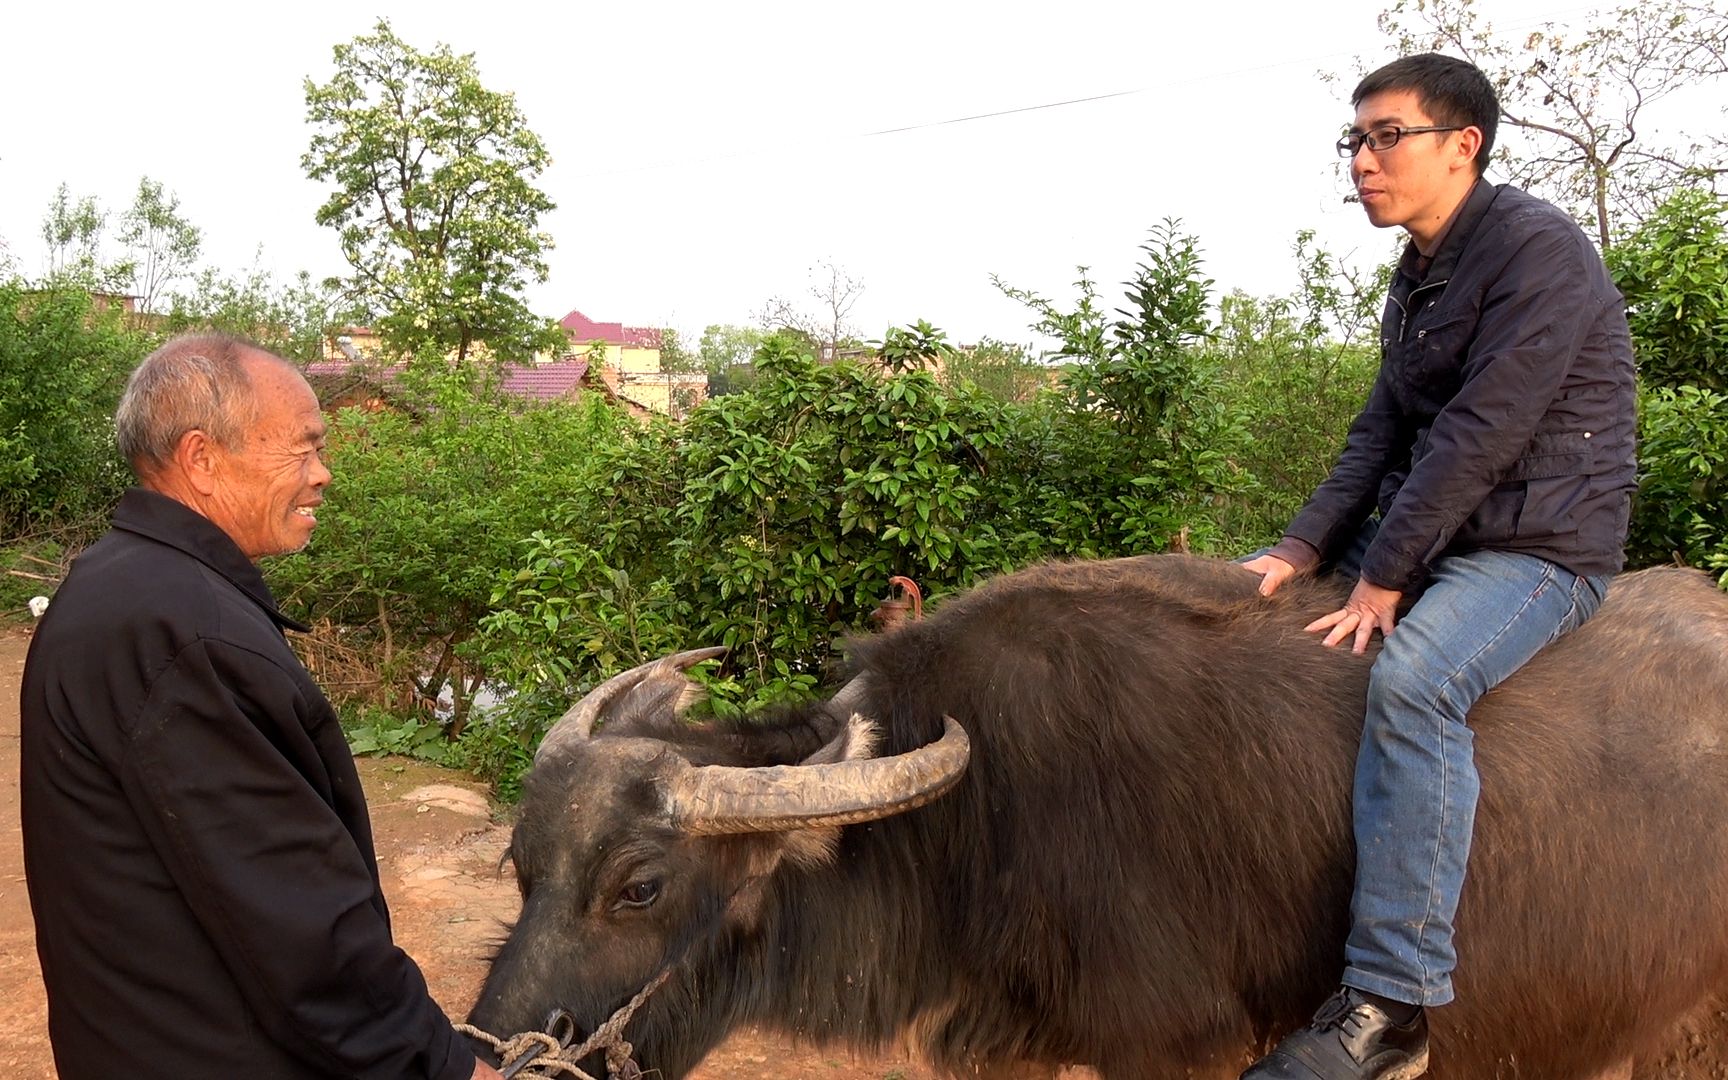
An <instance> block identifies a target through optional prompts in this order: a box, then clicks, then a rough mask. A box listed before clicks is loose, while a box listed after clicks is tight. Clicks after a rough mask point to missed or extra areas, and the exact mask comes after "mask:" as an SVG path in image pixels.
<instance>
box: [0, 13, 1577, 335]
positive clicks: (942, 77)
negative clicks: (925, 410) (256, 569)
mask: <svg viewBox="0 0 1728 1080" xmlns="http://www.w3.org/2000/svg"><path fill="white" fill-rule="evenodd" d="M1384 6H1385V3H1384V2H1383V0H1331V2H1327V3H1323V4H1311V3H1290V2H1288V0H1282V2H1278V0H1230V2H1229V3H1183V4H1179V5H1177V4H1170V5H1166V4H1154V3H1144V2H1140V3H1128V2H1116V3H1101V2H1094V0H1066V2H1064V3H1060V4H1058V3H1055V2H1045V3H1040V4H1025V3H1015V2H1001V0H997V2H992V3H948V2H943V0H922V2H901V0H876V2H872V3H853V4H844V5H842V4H831V3H816V2H809V0H805V2H801V3H760V2H752V0H733V2H729V3H712V2H708V3H688V4H684V3H649V2H637V3H616V4H596V3H591V2H590V3H574V4H560V5H540V4H534V5H529V4H522V3H516V2H513V0H489V2H483V3H475V2H472V0H470V2H466V3H447V2H417V3H404V2H399V0H374V2H373V3H372V4H369V5H368V4H355V3H350V2H341V3H332V2H326V0H307V2H302V3H299V4H294V5H243V4H233V3H222V4H209V5H202V4H185V3H162V4H154V5H139V4H135V3H134V4H125V5H119V4H110V3H105V2H93V3H82V4H50V3H30V4H21V5H16V6H14V8H13V9H12V10H11V11H9V13H8V15H7V19H6V23H7V26H6V32H5V37H4V40H0V100H4V101H5V102H6V103H7V107H6V109H5V120H4V125H5V126H4V130H0V238H4V239H5V240H6V241H7V242H8V244H9V246H10V249H11V254H12V257H13V260H14V262H15V263H16V265H17V267H18V269H20V270H22V271H23V272H25V273H30V274H33V273H37V272H39V271H40V270H41V269H42V264H43V261H44V252H43V247H42V242H41V238H40V224H41V219H42V216H43V213H44V211H45V209H46V208H47V205H48V202H49V200H50V198H51V197H52V196H53V193H54V190H55V188H56V187H57V185H59V184H60V183H61V182H62V181H64V182H66V183H68V184H69V185H70V186H71V189H72V191H73V193H74V194H75V195H83V194H90V195H95V196H97V197H98V198H99V199H100V200H101V202H102V203H103V205H104V206H105V207H106V208H107V209H108V210H109V211H110V214H111V216H112V217H115V218H117V217H118V215H119V213H120V212H121V211H122V210H124V208H125V207H126V206H127V205H128V204H129V202H130V200H131V196H132V192H133V191H134V189H135V187H136V185H137V181H138V178H139V177H140V176H141V175H148V176H150V177H152V178H154V179H157V180H160V181H162V182H163V183H164V184H166V185H167V186H168V187H169V188H170V189H171V190H173V191H174V192H176V193H177V194H178V195H179V196H180V199H181V202H182V211H183V212H184V213H185V214H186V215H187V216H188V217H189V218H190V219H191V220H192V221H193V222H194V223H195V224H197V225H198V226H200V227H201V228H202V229H203V230H204V235H205V261H206V262H207V263H213V264H215V265H218V266H221V267H223V268H225V269H229V270H238V269H242V268H245V267H248V266H250V265H251V264H252V262H253V258H254V252H255V251H256V250H257V249H258V247H259V245H262V250H263V254H262V262H263V265H264V266H265V267H266V268H267V269H270V270H273V271H275V272H276V273H277V274H278V276H279V277H282V278H285V277H287V276H290V275H291V274H292V273H293V272H295V271H298V270H301V269H306V270H310V271H312V272H313V273H314V274H315V275H318V276H324V275H328V274H340V273H343V272H344V270H345V269H346V267H345V264H344V263H343V262H342V259H341V256H340V253H339V251H338V249H337V245H336V238H335V234H334V232H333V231H332V230H329V229H325V228H320V227H319V226H317V225H316V224H314V223H313V220H312V214H313V211H314V209H315V207H316V206H317V205H318V203H319V202H320V201H321V197H322V196H321V191H320V188H319V187H318V185H315V184H314V183H312V182H311V181H309V180H307V179H306V178H305V176H304V175H303V173H302V172H301V169H300V155H301V154H302V152H303V151H304V150H305V147H306V142H307V136H308V131H307V128H306V126H305V119H304V117H305V105H304V98H303V88H302V80H303V79H304V78H306V77H307V76H311V77H312V78H314V79H316V80H319V81H324V80H326V79H327V78H328V77H329V74H330V70H331V47H332V46H333V45H335V44H336V43H338V42H341V41H346V40H349V39H351V38H352V37H354V36H355V35H356V34H359V33H362V32H365V31H367V30H368V29H369V28H370V27H371V25H372V23H373V22H374V21H375V19H376V18H377V17H378V16H379V15H383V16H386V17H388V18H389V19H390V20H391V21H392V24H393V26H394V28H395V30H396V32H397V33H398V34H399V35H400V36H401V37H403V38H404V39H405V40H407V41H409V42H410V43H412V44H413V45H415V46H416V47H418V48H421V49H424V50H430V49H432V48H433V47H434V46H435V45H436V43H438V42H446V43H448V44H450V45H451V46H452V47H453V48H455V49H456V50H457V51H459V52H472V53H474V54H476V59H477V61H478V64H479V67H480V71H481V76H482V78H483V80H484V81H485V83H486V84H487V85H488V86H489V87H491V88H493V89H498V90H509V91H512V92H514V93H515V94H516V95H517V98H518V100H519V102H520V104H521V106H522V108H523V110H524V111H525V113H526V115H527V118H528V122H529V124H530V126H531V127H532V128H533V129H534V130H535V131H536V132H538V133H539V134H540V136H541V137H542V138H543V139H544V140H545V142H546V143H547V145H548V146H549V147H550V149H551V151H552V155H553V166H552V168H551V169H550V171H549V172H548V173H547V174H546V175H545V176H543V177H542V178H541V185H542V186H543V188H544V189H545V190H546V191H547V192H548V193H549V194H550V195H551V197H552V198H553V199H554V201H556V202H557V203H558V209H557V210H556V211H555V212H554V213H553V214H552V215H550V216H549V217H548V218H547V219H544V221H543V226H544V227H545V229H546V230H547V231H548V232H550V233H551V234H552V236H553V237H554V238H555V240H556V242H557V247H556V249H555V250H554V251H553V252H552V253H551V256H550V264H551V270H552V273H551V278H550V280H549V281H548V282H547V283H546V284H544V285H536V286H534V287H533V288H532V290H531V292H530V300H531V302H532V303H533V305H534V306H535V308H536V310H537V311H539V312H540V313H541V314H545V315H548V316H551V317H554V318H557V317H561V316H562V315H564V313H565V312H567V311H569V310H570V309H572V308H580V309H581V310H582V311H583V312H585V313H586V314H588V315H589V316H590V317H592V318H596V319H603V320H612V321H616V320H622V321H624V322H626V323H630V324H635V325H663V326H674V327H677V328H679V329H680V330H681V331H683V332H686V333H688V334H697V333H700V331H701V329H702V327H703V326H704V325H706V324H708V323H715V322H733V323H748V322H750V321H751V317H752V314H753V313H754V312H756V311H757V310H759V309H760V308H761V307H762V305H763V303H764V301H766V300H767V299H768V298H769V297H770V296H773V295H777V294H778V295H783V296H786V297H788V298H790V299H793V300H795V301H798V302H801V303H809V304H810V306H812V307H814V303H813V302H811V301H809V298H808V296H807V290H808V287H809V277H810V270H811V268H812V267H813V266H816V265H818V264H820V263H823V262H830V261H831V262H832V263H834V264H835V265H837V266H840V267H841V268H843V269H844V270H846V271H847V272H848V273H849V274H851V275H852V276H853V277H855V278H858V279H860V280H862V281H863V283H864V285H865V292H864V293H863V295H862V297H861V299H860V301H859V303H858V305H857V307H856V309H855V310H854V311H853V318H852V321H853V322H854V323H855V324H856V326H857V328H858V329H859V330H860V331H862V332H863V334H864V335H865V336H867V337H879V336H880V335H881V333H882V331H883V329H884V328H885V327H887V326H888V325H890V324H901V323H906V322H910V321H912V320H913V319H917V318H926V319H929V320H931V321H932V322H934V323H935V324H937V325H938V326H940V327H942V328H944V329H946V330H947V331H948V333H949V337H950V339H951V340H955V341H971V340H974V339H976V338H977V337H978V336H980V335H984V334H988V335H991V336H994V337H998V338H1005V339H1008V340H1020V341H1025V340H1029V339H1030V337H1031V335H1030V334H1029V333H1028V332H1027V331H1026V323H1027V321H1028V320H1027V316H1026V313H1025V311H1024V310H1023V309H1022V308H1021V307H1020V306H1019V305H1017V304H1015V303H1014V302H1012V301H1010V300H1007V299H1006V298H1004V297H1002V296H1001V295H1000V294H999V293H998V292H997V291H996V290H995V289H994V288H993V287H992V286H991V284H990V275H991V274H992V273H995V274H998V275H1000V276H1001V277H1003V278H1004V279H1006V280H1007V281H1009V282H1011V283H1013V284H1016V285H1020V286H1023V287H1029V288H1033V289H1035V290H1038V291H1040V292H1043V293H1045V294H1046V295H1051V296H1055V297H1059V298H1062V299H1067V298H1069V297H1071V296H1072V291H1071V289H1070V288H1069V283H1070V282H1071V281H1072V280H1073V278H1074V273H1073V268H1074V267H1075V265H1077V264H1084V265H1088V266H1091V267H1092V268H1093V273H1094V276H1095V278H1096V279H1097V280H1099V281H1100V282H1101V283H1103V285H1104V286H1105V289H1104V292H1105V297H1106V299H1108V300H1111V301H1115V300H1117V299H1118V298H1119V297H1120V290H1119V289H1118V288H1117V287H1116V285H1115V283H1116V282H1119V281H1121V280H1122V279H1123V278H1124V277H1125V276H1126V275H1127V273H1128V272H1129V270H1130V269H1131V267H1132V264H1133V262H1134V258H1135V254H1136V252H1135V247H1136V245H1137V244H1138V243H1139V242H1140V241H1141V239H1142V238H1143V237H1144V235H1145V230H1146V228H1147V227H1148V226H1149V225H1151V224H1152V223H1154V222H1156V221H1158V220H1160V219H1162V218H1164V217H1166V216H1175V217H1180V218H1181V219H1183V221H1184V223H1185V225H1186V227H1187V229H1188V230H1189V231H1191V232H1193V233H1196V234H1197V235H1198V236H1199V237H1200V240H1201V243H1202V245H1203V247H1204V249H1205V252H1206V257H1207V269H1208V271H1209V272H1210V274H1211V275H1212V276H1213V277H1214V278H1216V279H1217V281H1218V283H1219V286H1220V288H1221V289H1228V288H1232V287H1241V288H1244V289H1247V290H1249V291H1251V292H1256V293H1267V292H1274V291H1287V290H1289V289H1290V288H1292V287H1293V286H1294V284H1295V277H1294V264H1293V261H1292V260H1291V258H1290V256H1289V247H1290V243H1291V240H1292V237H1293V236H1294V234H1295V232H1296V231H1297V230H1298V229H1300V228H1314V229H1316V230H1318V231H1319V232H1320V234H1321V238H1322V240H1323V242H1325V243H1326V244H1327V245H1328V246H1330V247H1331V248H1333V250H1335V251H1337V252H1339V253H1349V252H1358V253H1360V254H1361V255H1362V256H1363V257H1367V256H1370V255H1371V256H1373V257H1376V258H1378V257H1381V256H1382V255H1384V254H1385V253H1387V252H1389V251H1390V250H1391V247H1392V241H1391V238H1390V237H1388V236H1387V235H1386V234H1384V233H1380V232H1377V231H1376V230H1374V229H1373V228H1371V227H1370V226H1369V225H1368V224H1367V223H1366V221H1365V220H1364V219H1363V217H1362V214H1361V211H1360V210H1359V209H1358V208H1356V207H1354V206H1347V205H1344V204H1343V202H1342V196H1343V194H1344V193H1345V191H1346V185H1345V184H1344V183H1343V182H1342V180H1341V179H1340V177H1341V173H1340V170H1339V168H1338V159H1337V158H1336V156H1335V155H1334V153H1333V151H1332V147H1331V144H1332V142H1333V140H1334V139H1335V138H1336V137H1337V133H1338V130H1339V129H1340V127H1341V126H1342V125H1343V124H1344V123H1346V122H1347V121H1348V120H1349V117H1350V109H1349V106H1348V102H1347V101H1346V100H1343V99H1344V98H1346V97H1347V95H1348V91H1349V86H1350V85H1351V83H1352V82H1353V79H1352V78H1351V77H1350V76H1352V75H1353V74H1354V72H1355V66H1354V58H1356V57H1358V56H1360V57H1363V58H1365V59H1366V60H1368V61H1370V62H1375V63H1377V62H1379V61H1381V60H1383V59H1388V58H1390V54H1389V53H1388V52H1387V48H1388V46H1387V44H1386V42H1385V41H1384V39H1383V38H1382V37H1381V35H1380V34H1379V32H1378V31H1377V30H1376V28H1375V16H1376V14H1377V13H1378V12H1379V11H1380V10H1381V9H1382V8H1383V7H1384ZM1479 8H1480V10H1482V11H1483V12H1484V13H1485V14H1486V15H1487V16H1488V17H1489V19H1490V20H1491V21H1493V22H1494V23H1495V25H1496V26H1498V27H1502V28H1525V27H1528V26H1530V25H1533V24H1534V23H1536V22H1538V21H1541V20H1543V19H1556V20H1559V21H1562V22H1566V21H1573V20H1577V19H1580V18H1582V16H1583V15H1584V14H1585V13H1586V12H1587V11H1589V10H1590V5H1580V4H1577V3H1568V0H1480V3H1479ZM1322 71H1333V72H1338V73H1340V74H1341V75H1342V76H1344V82H1343V84H1342V85H1327V84H1326V83H1325V82H1323V81H1322V79H1321V78H1320V76H1319V73H1320V72H1322ZM1121 91H1135V92H1134V93H1130V94H1126V95H1123V96H1118V97H1112V98H1108V99H1106V100H1099V101H1092V102H1086V103H1082V104H1072V105H1066V106H1062V107H1053V108H1044V109H1037V110H1035V111H1027V112H1017V113H1013V114H1010V115H1005V116H996V117H991V118H987V119H977V120H970V121H966V122H961V123H943V121H950V120H955V119H957V118H961V117H970V116H976V115H978V114H984V113H993V112H999V111H1003V110H1011V109H1022V108H1025V107H1028V106H1038V105H1044V104H1047V103H1053V102H1062V101H1069V100H1072V99H1076V98H1086V97H1091V96H1094V95H1104V94H1112V93H1117V92H1121ZM920 125H926V126H920ZM901 128H912V130H908V131H896V132H894V133H889V134H872V133H875V132H883V131H886V130H888V129H901ZM111 229H112V226H111Z"/></svg>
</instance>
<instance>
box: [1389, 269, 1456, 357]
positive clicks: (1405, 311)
mask: <svg viewBox="0 0 1728 1080" xmlns="http://www.w3.org/2000/svg"><path fill="white" fill-rule="evenodd" d="M1451 280H1452V279H1451V278H1441V279H1440V280H1439V281H1424V282H1423V283H1422V284H1420V285H1418V286H1416V287H1415V288H1414V289H1411V290H1410V295H1409V296H1407V297H1405V299H1407V300H1411V301H1414V300H1415V299H1416V297H1417V295H1418V294H1420V293H1421V292H1423V291H1424V290H1427V289H1438V288H1439V287H1440V286H1442V285H1444V284H1446V283H1447V282H1448V281H1451ZM1386 296H1387V299H1389V300H1391V301H1392V302H1393V303H1394V304H1397V305H1398V343H1399V344H1400V345H1402V344H1403V343H1404V340H1405V335H1406V334H1407V333H1408V332H1409V330H1410V308H1411V307H1416V306H1417V305H1416V304H1414V303H1412V304H1411V305H1410V307H1405V306H1404V304H1403V303H1402V302H1401V301H1400V300H1399V299H1398V297H1397V295H1396V294H1394V293H1387V294H1386ZM1427 334H1428V331H1426V330H1418V331H1416V340H1417V341H1421V340H1422V339H1423V338H1424V337H1426V336H1427Z"/></svg>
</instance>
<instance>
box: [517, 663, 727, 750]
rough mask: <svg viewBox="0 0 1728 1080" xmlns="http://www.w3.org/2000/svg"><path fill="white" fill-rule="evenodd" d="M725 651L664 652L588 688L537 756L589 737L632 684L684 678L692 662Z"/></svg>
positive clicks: (552, 729)
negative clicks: (666, 653) (664, 653)
mask: <svg viewBox="0 0 1728 1080" xmlns="http://www.w3.org/2000/svg"><path fill="white" fill-rule="evenodd" d="M725 655H726V649H725V647H724V646H716V647H714V648H709V649H690V650H688V651H686V652H681V653H673V654H672V655H671V656H662V657H661V658H660V659H658V660H654V661H651V662H649V663H646V664H641V665H639V666H637V667H633V668H631V669H630V670H629V671H626V672H623V673H622V674H619V675H614V676H612V677H611V678H610V679H607V680H606V681H605V682H603V683H601V684H600V685H599V686H596V687H595V688H594V689H592V690H590V691H588V693H587V694H586V695H585V696H584V697H583V698H582V700H581V701H578V702H577V703H576V704H574V705H572V706H570V708H569V710H568V711H567V712H565V713H564V715H563V716H560V717H559V718H558V719H557V721H556V722H554V723H553V725H552V726H551V727H550V728H548V729H547V731H546V734H545V736H544V737H543V738H542V739H541V740H540V748H539V749H537V750H535V751H534V760H535V761H539V760H540V759H542V758H544V757H545V756H547V755H548V754H550V753H552V752H553V751H555V750H557V749H558V748H560V747H563V746H569V745H573V744H575V743H579V742H584V741H586V740H587V738H588V736H589V735H590V734H592V733H593V731H594V721H595V720H596V719H597V718H598V717H599V716H600V714H601V713H602V712H604V711H605V709H606V706H608V705H610V704H611V703H612V702H613V701H615V700H617V699H618V697H619V695H621V694H624V693H625V692H627V691H629V690H630V689H631V688H632V687H635V686H638V685H640V684H641V683H643V682H645V681H647V680H649V679H664V678H668V677H670V678H675V679H678V680H682V679H683V678H684V672H685V671H686V670H687V669H689V668H690V667H692V666H693V665H696V664H700V663H701V662H702V661H704V660H712V659H714V658H715V657H718V656H725Z"/></svg>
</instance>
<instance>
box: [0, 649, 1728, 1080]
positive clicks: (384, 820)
mask: <svg viewBox="0 0 1728 1080" xmlns="http://www.w3.org/2000/svg"><path fill="white" fill-rule="evenodd" d="M27 644H28V639H27V638H26V637H25V636H24V635H23V634H21V633H16V632H10V633H9V632H5V631H0V1072H3V1073H4V1075H6V1076H7V1077H9V1078H11V1080H53V1078H54V1067H53V1064H52V1059H51V1056H50V1053H49V1048H48V1035H47V1010H46V1007H45V1005H44V1002H43V993H42V982H41V977H40V974H39V973H38V971H37V966H36V951H35V944H34V938H33V935H32V929H31V921H30V906H29V901H28V898H27V896H26V893H25V889H24V871H23V865H24V863H23V852H22V845H21V843H20V839H19V833H18V684H19V676H20V673H21V672H22V670H23V666H24V652H25V648H26V646H27ZM360 775H361V779H362V781H363V782H364V784H365V787H366V792H367V796H368V799H369V801H370V804H371V808H372V820H373V827H374V832H375V834H376V838H377V845H378V859H379V863H380V865H381V866H382V868H383V871H384V888H385V892H386V894H387V895H388V897H389V901H390V910H391V913H392V917H393V920H394V925H395V929H396V936H397V941H398V942H399V943H400V944H401V945H402V947H403V948H404V949H406V950H407V951H408V953H409V954H410V955H411V956H413V957H414V958H415V959H416V960H418V961H419V963H420V965H421V967H422V968H423V969H424V971H425V972H426V978H427V982H428V983H429V984H430V986H431V988H432V993H433V995H434V996H435V997H436V998H437V999H438V1001H439V1002H440V1003H441V1004H442V1005H443V1006H444V1008H445V1010H446V1011H447V1012H448V1013H449V1014H450V1015H451V1016H452V1017H457V1018H460V1017H461V1016H463V1015H465V1014H466V1012H467V1009H468V1006H469V1004H470V1003H471V1002H472V1000H473V998H474V995H475V994H476V993H477V992H478V990H479V987H480V981H481V978H482V976H483V974H484V960H485V957H486V955H487V954H488V952H489V950H490V949H491V947H492V946H493V945H494V944H495V943H496V941H497V939H498V937H499V936H500V932H501V924H502V923H503V922H504V921H505V920H508V919H510V918H512V917H513V916H514V915H515V912H516V906H517V899H516V888H515V885H514V884H513V883H512V881H511V880H510V877H509V871H508V869H507V868H506V869H504V870H502V871H500V869H499V864H500V856H501V855H502V854H503V851H504V849H505V847H506V845H507V843H508V838H509V832H508V828H507V827H506V826H504V825H501V824H498V823H497V822H495V821H494V820H493V817H492V812H491V808H490V807H489V806H488V804H487V801H486V795H485V791H484V788H483V787H482V785H480V784H477V783H474V782H473V781H471V780H470V779H468V778H466V777H464V776H463V775H462V774H459V773H453V772H450V771H447V770H441V769H436V768H433V767H431V766H427V765H424V764H421V763H418V762H410V761H404V760H400V759H376V758H367V759H362V760H361V762H360ZM1725 1050H1728V1010H1724V1009H1722V1008H1714V1009H1711V1010H1708V1011H1707V1012H1706V1013H1705V1014H1704V1015H1701V1016H1700V1017H1698V1018H1697V1020H1696V1021H1695V1022H1693V1023H1690V1024H1687V1025H1684V1026H1683V1028H1682V1029H1681V1030H1680V1031H1678V1032H1676V1035H1675V1038H1674V1040H1673V1042H1672V1043H1671V1047H1670V1049H1669V1051H1668V1053H1667V1054H1666V1055H1664V1056H1663V1058H1662V1059H1661V1060H1659V1061H1655V1062H1650V1063H1647V1064H1645V1065H1643V1066H1642V1067H1640V1068H1639V1070H1638V1072H1637V1074H1636V1077H1635V1080H1728V1054H1725V1053H1724V1051H1725ZM1086 1075H1088V1074H1087V1073H1086V1072H1085V1071H1084V1070H1069V1071H1068V1074H1067V1080H1081V1078H1082V1077H1084V1076H1086ZM692 1076H693V1080H744V1078H752V1080H756V1078H768V1077H771V1078H777V1080H778V1078H786V1080H803V1078H827V1080H936V1077H935V1074H934V1073H932V1072H931V1071H930V1070H928V1069H926V1068H924V1067H922V1066H920V1065H918V1064H917V1063H915V1062H912V1061H907V1060H899V1059H874V1060H873V1059H861V1058H855V1057H852V1056H850V1055H848V1054H847V1053H846V1052H845V1051H844V1050H832V1049H830V1050H822V1049H817V1048H810V1047H798V1046H793V1045H790V1044H789V1043H787V1042H785V1041H784V1040H782V1039H779V1038H777V1037H774V1036H772V1035H768V1034H764V1033H761V1032H744V1033H742V1034H740V1035H738V1036H736V1037H734V1038H733V1039H732V1040H730V1041H729V1042H727V1043H726V1044H725V1045H724V1046H722V1047H721V1048H720V1049H719V1050H717V1051H715V1053H714V1054H712V1055H711V1056H710V1057H709V1059H708V1060H707V1061H706V1062H704V1063H703V1065H702V1067H701V1068H700V1069H698V1070H697V1071H696V1072H695V1073H694V1074H692Z"/></svg>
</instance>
